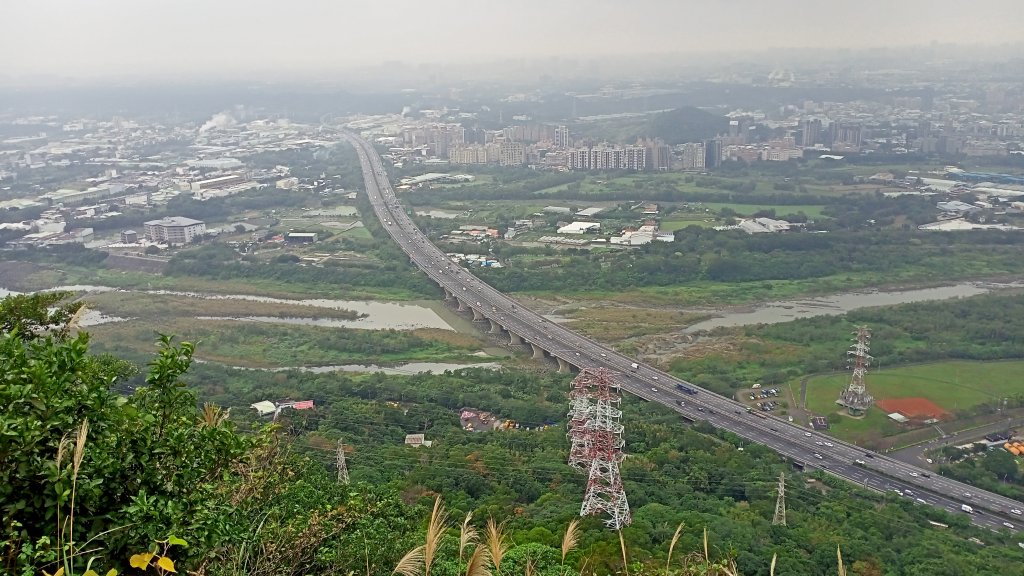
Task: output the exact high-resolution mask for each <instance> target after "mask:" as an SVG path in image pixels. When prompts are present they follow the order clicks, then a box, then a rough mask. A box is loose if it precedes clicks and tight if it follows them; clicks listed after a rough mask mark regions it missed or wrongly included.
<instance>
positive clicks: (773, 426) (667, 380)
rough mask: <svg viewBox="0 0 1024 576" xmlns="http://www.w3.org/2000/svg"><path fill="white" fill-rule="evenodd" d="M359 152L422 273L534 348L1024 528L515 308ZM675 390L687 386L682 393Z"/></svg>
mask: <svg viewBox="0 0 1024 576" xmlns="http://www.w3.org/2000/svg"><path fill="white" fill-rule="evenodd" d="M344 138H345V139H346V140H347V141H348V142H350V143H351V144H352V145H353V146H354V147H355V148H356V151H357V152H358V154H359V160H360V163H361V165H362V168H363V177H364V180H365V184H366V193H367V195H368V196H369V199H370V202H371V204H372V205H373V209H374V212H375V213H376V215H377V217H378V218H379V219H380V221H381V223H382V225H383V226H384V229H385V230H386V231H387V232H388V234H389V235H390V236H391V237H392V238H393V239H394V240H395V242H397V243H398V244H399V246H401V247H402V250H404V251H405V252H406V254H408V255H409V258H410V259H411V260H412V261H413V262H414V263H415V264H416V265H417V266H418V267H419V268H420V269H421V270H423V271H424V272H425V273H426V274H427V275H428V276H429V277H430V278H431V280H433V281H435V282H437V283H438V284H439V285H440V286H441V287H442V288H443V289H445V290H446V291H447V292H449V293H451V294H455V295H456V297H457V298H458V300H459V301H460V302H462V303H463V304H464V305H466V306H468V307H469V308H471V309H473V310H474V311H475V314H476V315H480V316H484V317H486V318H488V319H489V320H492V321H494V322H496V323H497V324H499V325H500V326H501V327H502V328H503V329H505V330H507V331H509V332H511V333H513V334H516V335H518V336H519V337H520V338H522V339H523V340H524V341H525V342H528V343H532V344H536V345H537V346H539V347H541V348H543V349H544V350H545V351H547V352H548V353H549V354H551V355H552V356H553V357H556V358H560V359H562V360H564V361H565V362H567V363H569V364H572V365H573V366H576V367H577V368H580V369H597V368H605V369H608V370H610V371H612V372H614V373H615V374H616V377H617V378H616V380H617V381H618V383H619V385H620V387H621V388H622V389H624V390H626V391H627V392H630V393H632V394H634V395H636V396H639V397H640V398H642V399H644V400H647V401H651V402H658V403H660V404H663V405H665V406H668V407H670V408H672V409H674V410H675V411H677V412H679V413H680V414H682V415H683V416H684V417H685V418H687V419H689V420H694V421H695V420H706V421H708V422H709V423H711V424H713V425H714V426H716V427H719V428H724V429H726V430H729V431H730V432H733V433H735V434H737V435H739V436H741V437H743V438H745V439H747V440H749V441H751V442H756V443H759V444H763V445H765V446H768V447H769V448H772V449H773V450H775V451H776V452H778V453H779V454H781V455H783V456H785V457H787V458H790V459H791V460H793V461H794V462H796V463H799V464H801V465H803V466H804V467H806V468H818V469H822V470H826V471H828V472H829V473H831V474H834V475H836V476H838V477H841V478H844V479H846V480H848V481H850V482H853V483H855V484H859V485H861V486H863V487H866V488H869V489H872V490H876V491H881V492H890V493H895V491H897V490H898V491H899V492H900V494H901V495H902V496H903V497H906V498H910V499H912V500H914V501H915V502H917V503H919V504H927V505H930V506H935V507H938V508H943V509H945V510H947V511H949V512H953V513H963V512H962V508H961V506H962V505H963V504H967V505H969V506H970V507H972V508H973V510H974V513H973V514H971V520H972V521H973V522H974V523H975V524H977V525H979V526H984V527H986V528H990V529H992V530H1010V531H1012V532H1016V531H1018V530H1020V529H1021V528H1024V513H1020V512H1022V511H1024V504H1022V503H1021V502H1018V501H1016V500H1013V499H1010V498H1006V497H1004V496H1000V495H998V494H994V493H992V492H987V491H984V490H980V489H978V488H975V487H973V486H970V485H968V484H964V483H962V482H957V481H955V480H951V479H949V478H945V477H942V476H938V475H932V474H931V473H930V472H929V471H926V470H923V469H921V468H918V467H916V466H913V465H911V464H908V463H905V462H900V461H898V460H896V459H893V458H889V457H887V456H884V455H882V454H876V453H873V452H869V451H865V450H864V449H863V448H859V447H857V446H854V445H852V444H848V443H846V442H842V441H840V440H837V439H835V438H832V437H831V436H828V435H825V434H821V433H819V432H816V431H813V430H806V429H804V428H801V427H799V426H795V425H793V424H790V423H788V422H784V421H782V420H779V419H776V418H772V417H770V416H766V415H764V414H763V413H759V412H753V413H747V411H746V406H745V405H744V404H741V403H740V402H737V401H735V400H732V399H730V398H726V397H724V396H720V395H718V394H714V393H712V392H708V391H706V390H704V389H702V388H699V387H698V386H695V385H694V384H691V383H689V382H685V381H682V380H679V379H678V378H675V377H674V376H672V375H670V374H667V373H665V372H662V371H660V370H658V369H656V368H653V367H651V366H647V365H644V364H639V365H637V367H636V368H634V367H633V365H634V362H635V360H634V359H632V358H629V357H627V356H624V355H622V354H620V353H618V352H616V351H614V350H612V349H610V348H607V347H605V346H603V345H601V344H598V343H597V342H594V341H593V340H590V339H589V338H586V337H584V336H581V335H579V334H577V333H575V332H573V331H572V330H569V329H567V328H564V327H562V326H559V325H557V324H554V323H552V322H551V321H549V320H547V319H545V318H544V317H542V316H541V315H539V314H537V313H535V312H533V311H532V310H529V309H528V308H525V307H523V306H521V305H519V304H518V303H517V302H516V301H515V300H513V299H512V298H509V297H508V296H506V295H505V294H503V293H501V292H499V291H497V290H495V289H494V288H492V287H491V286H490V285H488V284H486V283H484V282H482V281H480V280H479V279H477V278H476V277H475V276H473V275H472V274H470V273H469V272H467V271H466V270H464V269H463V268H462V267H460V266H456V265H454V264H453V263H452V262H451V261H450V260H449V259H448V257H447V256H446V255H445V254H444V253H443V252H442V251H441V250H439V249H438V248H437V247H436V246H434V245H433V244H432V243H431V242H430V241H429V240H428V239H427V238H426V236H424V235H423V234H422V233H421V232H420V231H419V229H417V228H416V226H415V225H414V224H413V222H412V220H411V219H410V218H409V217H408V216H407V215H406V214H405V211H404V210H403V209H402V207H401V205H400V204H399V202H398V200H397V199H396V197H395V193H394V191H393V190H392V188H391V185H390V183H389V182H388V179H387V173H386V172H385V170H384V165H383V163H382V162H381V159H380V156H379V155H378V154H377V152H376V151H375V150H374V149H373V146H372V145H371V144H369V143H368V142H366V141H365V140H363V139H361V138H358V137H356V136H354V135H351V134H344ZM678 386H686V387H689V388H690V389H691V390H692V392H693V393H685V392H683V391H682V390H681V389H679V388H678Z"/></svg>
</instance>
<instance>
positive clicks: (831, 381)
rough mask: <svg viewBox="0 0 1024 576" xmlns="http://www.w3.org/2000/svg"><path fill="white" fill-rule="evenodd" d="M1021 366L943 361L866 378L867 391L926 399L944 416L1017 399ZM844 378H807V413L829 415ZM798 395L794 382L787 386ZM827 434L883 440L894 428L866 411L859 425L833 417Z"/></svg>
mask: <svg viewBox="0 0 1024 576" xmlns="http://www.w3.org/2000/svg"><path fill="white" fill-rule="evenodd" d="M1022 374H1024V361H1001V362H970V361H959V360H956V361H948V362H935V363H929V364H919V365H914V366H901V367H896V368H891V369H890V368H886V369H883V370H880V371H875V372H871V373H869V374H868V378H867V385H868V391H869V392H870V393H871V395H872V396H874V397H875V398H879V399H884V398H906V397H920V398H927V399H928V400H931V401H932V402H934V403H935V404H937V405H939V406H941V407H942V408H944V409H945V410H948V411H950V412H956V411H957V410H961V409H965V408H970V407H972V406H977V405H979V404H984V403H994V402H999V401H1000V400H1001V399H1002V398H1004V397H1008V396H1015V395H1018V394H1021V392H1022V391H1024V389H1022V387H1021V375H1022ZM849 378H850V375H849V373H845V372H844V373H836V374H829V375H823V376H816V377H812V378H810V379H809V380H808V383H807V408H808V409H809V410H810V411H811V412H814V413H815V414H822V415H831V414H834V413H835V412H837V411H838V409H839V406H838V405H837V404H836V403H835V400H836V398H837V397H838V396H839V391H840V390H842V388H843V387H844V386H846V384H847V383H848V382H849ZM791 387H792V390H793V393H794V395H797V396H798V395H799V393H800V384H799V382H793V383H791ZM829 421H830V422H831V423H832V429H831V432H832V434H834V435H836V436H838V437H840V438H846V439H864V438H865V437H868V436H874V435H880V436H889V435H892V434H895V433H897V432H899V431H901V430H900V428H899V427H898V426H897V425H896V424H895V423H893V422H892V421H891V420H889V418H887V417H886V415H885V414H884V413H883V411H882V410H880V409H877V408H876V409H872V410H869V411H868V413H867V415H866V416H865V417H864V418H863V419H853V418H845V417H840V416H833V417H831V418H829Z"/></svg>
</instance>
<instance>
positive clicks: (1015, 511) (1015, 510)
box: [1010, 508, 1024, 516]
mask: <svg viewBox="0 0 1024 576" xmlns="http://www.w3.org/2000/svg"><path fill="white" fill-rule="evenodd" d="M1010 514H1016V515H1017V516H1020V515H1021V514H1024V512H1021V511H1020V510H1018V509H1016V508H1014V509H1013V510H1010Z"/></svg>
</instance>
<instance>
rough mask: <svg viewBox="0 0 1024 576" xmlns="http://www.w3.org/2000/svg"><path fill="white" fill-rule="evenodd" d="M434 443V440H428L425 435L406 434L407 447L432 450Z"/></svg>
mask: <svg viewBox="0 0 1024 576" xmlns="http://www.w3.org/2000/svg"><path fill="white" fill-rule="evenodd" d="M433 443H434V441H433V440H427V439H426V438H425V436H424V435H423V434H406V435H405V445H406V446H412V447H413V448H419V447H420V446H426V447H427V448H430V445H431V444H433Z"/></svg>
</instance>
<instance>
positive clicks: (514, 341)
mask: <svg viewBox="0 0 1024 576" xmlns="http://www.w3.org/2000/svg"><path fill="white" fill-rule="evenodd" d="M508 335H509V342H508V344H509V346H521V345H522V344H523V339H522V338H520V337H519V334H516V333H515V332H511V331H510V332H509V333H508Z"/></svg>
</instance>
